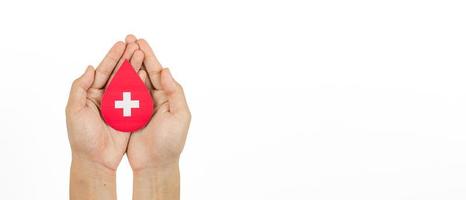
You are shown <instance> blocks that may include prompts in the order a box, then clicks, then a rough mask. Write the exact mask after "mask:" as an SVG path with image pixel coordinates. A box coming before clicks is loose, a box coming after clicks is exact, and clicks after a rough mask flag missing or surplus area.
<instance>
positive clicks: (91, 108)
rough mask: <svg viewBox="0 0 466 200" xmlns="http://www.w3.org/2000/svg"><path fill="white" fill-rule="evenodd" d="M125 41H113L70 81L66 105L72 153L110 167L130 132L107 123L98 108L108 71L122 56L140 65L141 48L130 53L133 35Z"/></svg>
mask: <svg viewBox="0 0 466 200" xmlns="http://www.w3.org/2000/svg"><path fill="white" fill-rule="evenodd" d="M127 42H128V45H125V44H124V43H123V42H117V43H116V44H115V45H114V46H113V47H112V49H111V50H110V51H109V53H108V54H107V55H106V56H105V58H104V60H103V61H102V62H101V63H100V65H99V66H98V67H97V69H96V70H94V69H93V68H88V69H87V70H86V73H85V74H83V76H81V77H80V78H78V79H77V80H76V81H75V82H74V83H73V87H72V89H71V93H70V98H69V100H68V105H67V126H68V137H69V139H70V144H71V148H72V150H73V155H74V156H80V157H86V158H88V159H91V160H92V161H95V162H97V163H99V164H102V165H103V166H105V167H107V168H110V169H114V170H116V168H117V166H118V164H119V163H120V161H121V159H122V158H123V155H124V154H125V151H126V147H127V144H128V140H129V136H130V134H128V133H123V132H120V131H116V130H115V129H113V128H111V127H109V126H108V125H107V124H106V123H105V122H104V120H103V119H102V117H101V115H100V110H99V108H100V102H101V100H102V94H103V91H104V88H105V87H106V85H107V84H108V82H109V81H108V80H109V79H111V75H112V74H111V72H112V71H115V68H117V66H120V65H121V63H122V61H123V60H125V59H131V62H132V63H133V64H134V66H136V67H138V66H139V67H140V66H141V64H140V63H142V59H143V55H142V52H140V53H139V54H137V55H136V54H134V53H135V51H136V50H137V48H138V47H137V44H135V43H134V42H135V38H131V37H130V36H129V37H127ZM133 54H134V55H133ZM138 63H139V64H138Z"/></svg>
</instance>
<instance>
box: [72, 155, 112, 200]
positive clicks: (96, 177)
mask: <svg viewBox="0 0 466 200" xmlns="http://www.w3.org/2000/svg"><path fill="white" fill-rule="evenodd" d="M115 181H116V175H115V171H113V170H111V169H108V168H106V167H104V166H102V165H99V164H96V163H93V162H91V161H88V160H85V159H80V158H76V156H73V161H72V163H71V172H70V199H71V200H80V199H86V200H88V199H99V200H108V199H116V183H115Z"/></svg>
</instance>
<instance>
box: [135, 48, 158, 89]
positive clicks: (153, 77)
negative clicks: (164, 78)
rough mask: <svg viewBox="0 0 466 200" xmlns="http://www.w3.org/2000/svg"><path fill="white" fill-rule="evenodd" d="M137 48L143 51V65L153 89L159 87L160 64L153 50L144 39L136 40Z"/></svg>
mask: <svg viewBox="0 0 466 200" xmlns="http://www.w3.org/2000/svg"><path fill="white" fill-rule="evenodd" d="M137 43H138V45H139V48H140V49H141V50H142V51H143V52H144V66H145V68H146V70H147V74H148V75H149V79H150V81H151V83H152V85H153V87H154V88H155V89H160V88H161V84H160V71H162V69H163V68H162V65H160V63H159V61H158V60H157V57H155V54H154V51H152V48H151V47H150V46H149V44H148V43H147V42H146V41H145V40H144V39H139V40H138V42H137Z"/></svg>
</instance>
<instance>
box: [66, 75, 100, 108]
mask: <svg viewBox="0 0 466 200" xmlns="http://www.w3.org/2000/svg"><path fill="white" fill-rule="evenodd" d="M94 76H95V70H94V68H93V67H92V66H88V67H87V69H86V72H84V74H83V75H81V76H80V77H79V78H78V79H76V80H75V81H74V82H73V85H72V86H71V91H70V96H69V99H68V105H67V106H66V110H67V112H70V111H71V112H72V111H77V110H80V109H81V108H84V106H85V105H86V99H87V90H88V89H89V88H90V87H91V85H92V82H93V81H94Z"/></svg>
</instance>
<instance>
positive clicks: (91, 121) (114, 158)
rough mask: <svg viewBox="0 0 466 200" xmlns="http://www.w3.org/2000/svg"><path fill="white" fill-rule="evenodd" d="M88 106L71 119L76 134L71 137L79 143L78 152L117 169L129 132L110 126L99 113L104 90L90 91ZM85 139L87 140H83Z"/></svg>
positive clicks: (72, 128)
mask: <svg viewBox="0 0 466 200" xmlns="http://www.w3.org/2000/svg"><path fill="white" fill-rule="evenodd" d="M88 94H89V95H88V97H87V100H86V106H85V107H84V108H83V109H82V110H80V111H79V112H77V113H76V114H75V115H74V117H73V118H74V119H73V120H72V121H70V122H71V123H70V124H71V126H72V127H70V128H71V130H72V131H76V132H78V133H80V134H74V135H72V136H71V137H72V138H70V139H71V140H72V141H75V142H76V143H77V144H79V145H78V147H77V148H78V149H76V150H78V152H83V153H85V155H90V156H91V158H92V159H93V160H95V161H97V162H99V163H101V164H103V165H104V166H106V167H108V168H111V169H116V168H117V166H118V164H119V163H120V161H121V158H122V156H123V155H124V153H125V151H126V144H128V139H129V134H128V133H123V132H120V131H116V130H115V129H113V128H111V127H109V126H108V125H107V124H106V123H105V122H104V121H103V119H102V117H101V116H100V113H99V109H98V108H99V107H100V105H99V104H100V100H101V96H102V95H100V94H102V90H94V89H90V90H89V91H88ZM82 140H85V141H82Z"/></svg>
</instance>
